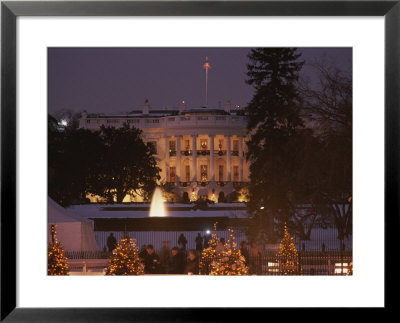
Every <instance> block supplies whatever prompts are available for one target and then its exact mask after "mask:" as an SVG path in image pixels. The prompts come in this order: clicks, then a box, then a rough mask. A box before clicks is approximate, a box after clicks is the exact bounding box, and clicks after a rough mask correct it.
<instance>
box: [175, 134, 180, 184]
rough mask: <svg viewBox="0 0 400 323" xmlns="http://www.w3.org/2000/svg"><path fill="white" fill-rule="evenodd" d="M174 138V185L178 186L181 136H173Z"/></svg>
mask: <svg viewBox="0 0 400 323" xmlns="http://www.w3.org/2000/svg"><path fill="white" fill-rule="evenodd" d="M175 138H176V183H177V185H179V182H180V181H181V139H182V136H175Z"/></svg>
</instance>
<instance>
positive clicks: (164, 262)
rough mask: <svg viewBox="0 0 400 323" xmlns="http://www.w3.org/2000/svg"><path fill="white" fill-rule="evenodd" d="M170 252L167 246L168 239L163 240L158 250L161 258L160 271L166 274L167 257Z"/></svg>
mask: <svg viewBox="0 0 400 323" xmlns="http://www.w3.org/2000/svg"><path fill="white" fill-rule="evenodd" d="M170 254H171V250H170V248H169V243H168V241H163V243H162V247H161V250H160V258H161V267H162V273H163V274H164V273H165V274H166V273H167V272H168V265H169V257H170Z"/></svg>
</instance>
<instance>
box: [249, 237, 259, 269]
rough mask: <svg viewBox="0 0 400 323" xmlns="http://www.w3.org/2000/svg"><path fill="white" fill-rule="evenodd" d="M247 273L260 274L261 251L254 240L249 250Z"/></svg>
mask: <svg viewBox="0 0 400 323" xmlns="http://www.w3.org/2000/svg"><path fill="white" fill-rule="evenodd" d="M249 274H250V275H261V251H260V249H258V247H257V244H256V243H255V242H254V241H253V242H252V243H251V247H250V250H249Z"/></svg>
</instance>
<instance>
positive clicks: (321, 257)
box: [67, 252, 353, 276]
mask: <svg viewBox="0 0 400 323" xmlns="http://www.w3.org/2000/svg"><path fill="white" fill-rule="evenodd" d="M76 255H77V254H76ZM110 255H111V254H109V253H104V252H98V254H97V258H93V259H82V258H80V259H73V258H72V259H71V258H70V259H69V260H68V263H69V267H70V270H71V272H72V273H76V274H77V273H78V272H79V273H80V274H81V275H85V274H88V273H92V274H93V273H98V274H104V273H105V268H106V267H107V264H108V260H107V257H109V256H110ZM68 256H71V254H68V253H67V257H68ZM81 256H82V255H81ZM91 256H93V254H92V255H91ZM199 256H200V254H199ZM218 260H219V259H218V258H203V259H202V262H203V264H205V265H204V266H203V267H200V274H201V275H209V274H210V270H211V267H210V264H211V263H212V262H213V261H218ZM247 266H248V270H249V271H248V274H249V275H267V276H278V275H300V276H306V275H309V276H312V275H328V276H329V275H352V271H353V268H352V253H351V252H299V253H298V257H295V258H288V257H278V256H277V254H276V253H274V252H263V253H262V255H261V256H257V257H249V259H248V262H247ZM170 269H171V268H170V267H169V262H164V263H161V266H160V267H159V271H158V272H157V274H169V273H170ZM181 274H183V271H182V272H181Z"/></svg>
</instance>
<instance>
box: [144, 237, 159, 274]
mask: <svg viewBox="0 0 400 323" xmlns="http://www.w3.org/2000/svg"><path fill="white" fill-rule="evenodd" d="M146 251H147V255H146V256H145V258H144V273H145V274H159V273H160V264H161V262H160V257H159V256H158V255H157V254H156V253H155V252H154V247H153V245H151V244H149V245H148V246H147V249H146Z"/></svg>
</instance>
